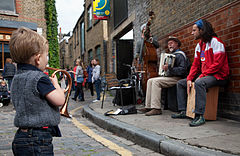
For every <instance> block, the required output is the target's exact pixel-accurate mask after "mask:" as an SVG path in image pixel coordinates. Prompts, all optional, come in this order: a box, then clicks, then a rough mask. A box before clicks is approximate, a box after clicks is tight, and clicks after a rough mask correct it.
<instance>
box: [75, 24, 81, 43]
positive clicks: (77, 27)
mask: <svg viewBox="0 0 240 156" xmlns="http://www.w3.org/2000/svg"><path fill="white" fill-rule="evenodd" d="M78 30H79V29H78V26H77V29H76V31H77V33H76V34H77V45H78V44H79V36H80V35H79V31H78Z"/></svg>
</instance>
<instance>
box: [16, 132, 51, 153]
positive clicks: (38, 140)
mask: <svg viewBox="0 0 240 156" xmlns="http://www.w3.org/2000/svg"><path fill="white" fill-rule="evenodd" d="M12 151H13V154H14V155H16V156H26V155H27V156H33V155H34V156H40V155H41V156H42V155H44V156H53V155H54V153H53V144H52V135H51V133H50V132H49V131H48V130H41V129H39V130H34V129H29V130H28V132H23V131H22V130H20V129H18V130H17V132H16V134H15V137H14V140H13V142H12Z"/></svg>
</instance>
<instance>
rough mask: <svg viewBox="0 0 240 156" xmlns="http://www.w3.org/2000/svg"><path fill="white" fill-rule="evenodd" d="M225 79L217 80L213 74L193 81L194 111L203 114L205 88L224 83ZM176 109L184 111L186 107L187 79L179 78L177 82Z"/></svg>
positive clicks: (205, 95) (205, 96)
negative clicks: (194, 93)
mask: <svg viewBox="0 0 240 156" xmlns="http://www.w3.org/2000/svg"><path fill="white" fill-rule="evenodd" d="M226 83H227V80H217V79H216V78H215V77H214V76H206V77H202V78H200V79H197V80H196V81H195V84H194V86H195V92H196V95H195V111H194V112H195V113H196V114H200V115H203V114H204V112H205V106H206V99H207V89H208V88H211V87H213V86H223V85H226ZM177 102H178V110H179V111H186V107H187V79H182V80H179V81H178V83H177Z"/></svg>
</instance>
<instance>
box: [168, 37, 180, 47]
mask: <svg viewBox="0 0 240 156" xmlns="http://www.w3.org/2000/svg"><path fill="white" fill-rule="evenodd" d="M169 41H175V42H177V43H178V47H181V45H182V43H181V41H180V40H179V39H178V38H177V37H174V36H169V37H168V39H167V43H168V42H169Z"/></svg>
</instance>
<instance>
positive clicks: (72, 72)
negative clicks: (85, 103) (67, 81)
mask: <svg viewBox="0 0 240 156" xmlns="http://www.w3.org/2000/svg"><path fill="white" fill-rule="evenodd" d="M69 74H70V76H71V79H72V89H71V91H73V90H75V84H74V71H73V69H72V67H71V68H70V72H69Z"/></svg>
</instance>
